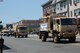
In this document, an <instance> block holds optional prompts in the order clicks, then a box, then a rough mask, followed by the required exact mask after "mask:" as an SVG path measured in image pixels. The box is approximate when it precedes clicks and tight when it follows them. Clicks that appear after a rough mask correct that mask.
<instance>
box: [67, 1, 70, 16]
mask: <svg viewBox="0 0 80 53" xmlns="http://www.w3.org/2000/svg"><path fill="white" fill-rule="evenodd" d="M69 1H70V0H67V13H68V17H69V16H70V15H69Z"/></svg>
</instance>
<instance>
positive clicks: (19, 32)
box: [15, 25, 28, 37]
mask: <svg viewBox="0 0 80 53" xmlns="http://www.w3.org/2000/svg"><path fill="white" fill-rule="evenodd" d="M15 33H16V35H15V37H27V35H28V33H27V26H20V25H19V26H17V27H16V32H15Z"/></svg>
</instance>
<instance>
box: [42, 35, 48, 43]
mask: <svg viewBox="0 0 80 53" xmlns="http://www.w3.org/2000/svg"><path fill="white" fill-rule="evenodd" d="M46 39H47V38H46V35H44V34H42V37H41V40H42V42H46Z"/></svg>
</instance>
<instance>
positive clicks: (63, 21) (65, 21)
mask: <svg viewBox="0 0 80 53" xmlns="http://www.w3.org/2000/svg"><path fill="white" fill-rule="evenodd" d="M75 24H76V19H70V18H69V19H68V18H67V19H61V25H75Z"/></svg>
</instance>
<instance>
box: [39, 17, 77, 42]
mask: <svg viewBox="0 0 80 53" xmlns="http://www.w3.org/2000/svg"><path fill="white" fill-rule="evenodd" d="M40 20H41V23H40V32H39V38H40V39H41V40H42V41H46V40H47V38H49V37H51V38H53V41H54V42H55V43H57V42H59V41H60V39H69V41H70V42H75V40H76V31H77V25H76V19H75V18H67V17H60V16H57V17H56V16H55V17H52V18H51V17H49V16H48V17H43V18H41V19H40Z"/></svg>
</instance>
